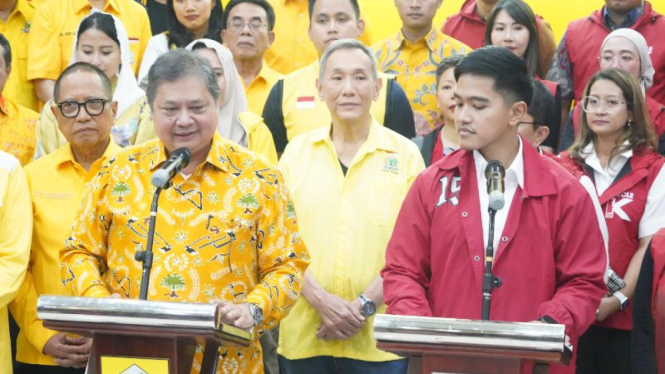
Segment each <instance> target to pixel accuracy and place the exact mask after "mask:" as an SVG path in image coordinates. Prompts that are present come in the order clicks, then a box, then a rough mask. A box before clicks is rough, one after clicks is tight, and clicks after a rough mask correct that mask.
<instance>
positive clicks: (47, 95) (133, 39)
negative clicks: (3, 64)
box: [28, 0, 152, 103]
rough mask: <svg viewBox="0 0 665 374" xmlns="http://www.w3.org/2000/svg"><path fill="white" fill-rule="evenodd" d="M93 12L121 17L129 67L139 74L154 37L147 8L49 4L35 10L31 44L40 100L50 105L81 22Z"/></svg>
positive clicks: (103, 1)
mask: <svg viewBox="0 0 665 374" xmlns="http://www.w3.org/2000/svg"><path fill="white" fill-rule="evenodd" d="M93 9H97V10H101V11H103V12H106V13H109V14H112V15H114V16H116V17H118V18H119V19H120V20H121V21H122V24H123V25H124V26H125V30H127V36H128V37H129V50H130V51H131V53H132V56H131V59H130V65H131V66H132V70H133V71H134V74H136V73H137V72H138V68H139V66H140V65H141V59H142V58H143V51H144V50H145V48H146V46H147V45H148V40H150V38H151V37H152V33H151V32H150V21H149V20H148V14H147V13H146V11H145V8H144V7H143V6H142V5H141V4H139V3H137V2H136V1H134V0H58V1H47V2H45V3H44V4H42V5H40V6H38V7H37V8H36V9H35V15H34V17H33V22H32V26H31V28H30V38H29V43H28V79H30V80H32V81H33V83H34V85H35V91H36V93H37V97H39V100H41V101H42V102H44V103H45V102H47V101H48V100H50V99H51V98H52V96H53V84H54V83H55V79H56V78H58V76H59V75H60V72H62V71H63V70H64V69H65V68H66V67H67V65H68V64H69V59H70V58H71V54H72V47H73V45H74V38H75V36H76V35H75V34H76V30H77V28H78V25H79V23H80V22H81V20H82V19H83V17H85V16H87V15H88V14H90V12H91V11H93Z"/></svg>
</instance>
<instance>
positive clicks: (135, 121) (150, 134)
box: [37, 96, 157, 157]
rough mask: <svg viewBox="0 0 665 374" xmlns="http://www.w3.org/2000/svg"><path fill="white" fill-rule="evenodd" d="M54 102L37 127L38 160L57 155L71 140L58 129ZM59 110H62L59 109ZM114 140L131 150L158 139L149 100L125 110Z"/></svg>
mask: <svg viewBox="0 0 665 374" xmlns="http://www.w3.org/2000/svg"><path fill="white" fill-rule="evenodd" d="M52 105H53V100H49V101H48V102H47V103H46V104H44V108H42V113H41V115H40V116H39V123H38V124H37V156H38V157H41V156H44V155H47V154H49V153H51V152H54V151H55V150H56V149H58V148H60V147H62V146H63V145H65V144H67V139H65V136H64V135H62V132H60V129H59V128H58V121H57V119H56V118H55V115H54V114H53V111H52V110H51V106H52ZM56 110H60V109H57V108H56ZM111 137H112V138H113V141H114V142H115V144H117V145H119V146H121V147H123V148H124V147H127V146H130V145H135V144H143V143H145V142H147V141H148V140H152V139H155V138H156V137H157V135H155V125H154V124H153V122H152V114H151V111H150V105H148V100H147V99H146V97H145V96H143V97H142V98H141V99H140V100H139V101H137V102H136V103H134V105H132V106H130V107H129V108H127V110H125V112H124V113H122V114H121V115H120V117H118V118H116V119H115V122H114V124H113V127H112V128H111Z"/></svg>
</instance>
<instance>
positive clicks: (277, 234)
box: [60, 133, 309, 373]
mask: <svg viewBox="0 0 665 374" xmlns="http://www.w3.org/2000/svg"><path fill="white" fill-rule="evenodd" d="M166 160H167V157H166V152H165V149H164V146H163V144H162V143H161V142H160V141H159V140H154V141H150V142H148V143H145V144H144V145H140V146H134V147H132V148H129V149H126V150H124V151H122V152H121V153H119V154H118V155H117V156H116V159H115V162H113V163H112V164H107V165H106V166H104V167H102V169H101V171H100V172H99V174H98V175H97V177H96V178H95V179H94V180H93V181H92V183H91V189H90V190H89V191H88V192H87V193H86V195H85V197H84V199H83V204H82V205H81V209H80V210H79V212H78V214H77V219H76V220H75V222H74V225H73V228H72V231H71V236H70V238H69V239H67V241H66V245H65V248H63V250H62V251H61V252H60V259H61V261H62V265H61V268H60V275H61V277H62V280H63V283H64V284H65V286H66V287H67V288H68V289H69V290H70V292H71V293H72V294H73V295H80V296H91V297H107V296H109V294H111V293H118V294H120V295H122V297H127V298H134V299H136V298H138V296H139V292H140V283H141V273H142V271H141V266H140V264H139V263H137V262H135V260H134V254H135V253H136V251H138V250H143V249H144V248H145V243H146V237H147V232H148V222H149V217H150V202H151V200H152V195H153V192H154V188H153V187H152V185H151V183H150V177H151V176H152V174H153V172H154V171H155V170H156V169H157V168H158V167H159V165H160V164H161V163H162V162H164V161H166ZM291 205H292V203H291V199H290V197H289V193H288V191H287V189H286V187H285V186H284V185H283V181H282V176H281V175H280V174H279V172H277V170H276V169H275V168H273V167H271V166H269V165H268V164H267V163H266V162H265V161H263V158H262V157H257V156H256V155H254V154H253V153H252V152H249V151H247V150H245V149H244V148H243V147H240V146H238V145H236V144H235V143H232V142H230V141H228V140H224V139H222V137H221V136H220V135H219V134H218V133H215V135H214V137H213V141H212V145H211V149H210V152H209V154H208V157H207V159H206V161H205V162H203V163H201V164H200V165H198V167H197V168H196V169H195V170H194V172H193V173H192V174H191V175H190V176H189V177H188V178H185V177H183V175H182V174H178V175H176V176H175V178H174V179H173V187H171V188H169V189H167V190H165V191H163V192H162V194H161V195H160V201H159V212H158V214H157V221H156V226H155V242H154V247H153V248H154V254H155V257H154V262H153V267H152V273H151V274H152V275H151V278H150V287H149V290H148V298H149V299H150V300H168V301H189V302H201V303H209V302H211V301H212V300H215V299H222V300H226V301H230V302H234V303H241V302H248V303H252V304H254V305H256V306H258V307H259V308H261V309H262V310H263V316H264V321H263V324H262V325H260V326H259V331H261V330H263V329H264V328H273V327H275V326H277V323H278V322H279V320H281V319H282V318H284V317H285V316H286V314H287V313H288V312H289V310H290V309H291V307H292V306H293V304H294V303H295V300H296V298H297V297H298V293H299V292H300V287H301V283H302V278H303V274H304V272H305V268H306V267H307V264H308V263H309V257H308V254H307V250H306V249H305V245H304V242H303V241H302V239H301V238H300V232H299V231H298V223H297V220H296V217H295V215H294V214H292V212H290V211H289V209H288V207H289V206H291ZM223 349H224V352H225V353H226V354H225V356H224V357H221V358H220V363H219V367H218V371H217V373H222V371H223V370H224V371H226V370H228V367H229V366H232V365H233V366H235V367H237V368H241V369H239V370H238V371H239V372H240V371H242V372H245V373H255V372H259V371H260V370H261V368H262V359H261V348H260V344H259V342H258V336H257V337H256V338H255V340H254V341H253V343H252V344H251V345H250V346H249V347H246V348H241V347H231V346H229V347H224V348H223ZM201 358H202V355H201V354H197V355H196V356H195V361H196V362H195V363H194V367H195V368H197V367H200V364H201V361H200V360H201ZM196 371H197V370H196V369H194V370H193V372H196Z"/></svg>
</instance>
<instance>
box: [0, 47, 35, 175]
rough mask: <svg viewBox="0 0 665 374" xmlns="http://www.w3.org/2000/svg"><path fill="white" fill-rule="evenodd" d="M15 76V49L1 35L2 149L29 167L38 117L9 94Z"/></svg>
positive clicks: (0, 126) (0, 135)
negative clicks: (8, 86) (13, 57)
mask: <svg viewBox="0 0 665 374" xmlns="http://www.w3.org/2000/svg"><path fill="white" fill-rule="evenodd" d="M12 75H18V72H12V48H11V46H10V45H9V41H8V40H7V38H5V36H4V35H2V34H0V150H3V151H5V152H7V153H9V154H11V155H13V156H14V157H16V158H17V159H18V160H19V161H20V162H21V165H27V164H28V163H29V162H30V161H32V159H33V157H34V155H35V145H36V142H37V140H36V135H35V131H36V128H37V119H39V114H38V113H37V112H35V111H32V110H30V109H28V108H24V107H22V106H20V105H18V104H16V103H15V102H13V101H12V100H11V99H9V98H8V97H7V96H6V95H5V92H6V88H7V84H8V82H9V81H10V80H11V77H12Z"/></svg>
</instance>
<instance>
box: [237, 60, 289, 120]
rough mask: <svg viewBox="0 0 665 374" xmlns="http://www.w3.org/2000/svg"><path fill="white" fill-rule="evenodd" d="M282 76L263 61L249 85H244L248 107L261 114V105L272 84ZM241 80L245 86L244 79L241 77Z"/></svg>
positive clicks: (264, 102) (264, 103)
mask: <svg viewBox="0 0 665 374" xmlns="http://www.w3.org/2000/svg"><path fill="white" fill-rule="evenodd" d="M282 77H283V75H282V74H280V73H278V72H276V71H275V70H273V69H271V68H270V67H269V66H268V64H266V63H265V61H264V62H263V66H262V67H261V71H260V72H259V75H257V76H256V78H254V80H253V81H252V82H251V83H250V84H249V87H245V92H246V93H247V107H248V109H249V110H251V111H252V112H254V113H256V114H258V115H261V114H263V107H264V106H265V105H266V100H267V99H268V94H270V90H271V89H272V86H274V85H275V83H277V81H278V80H279V79H280V78H282ZM241 81H242V84H243V86H245V80H244V79H241Z"/></svg>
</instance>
